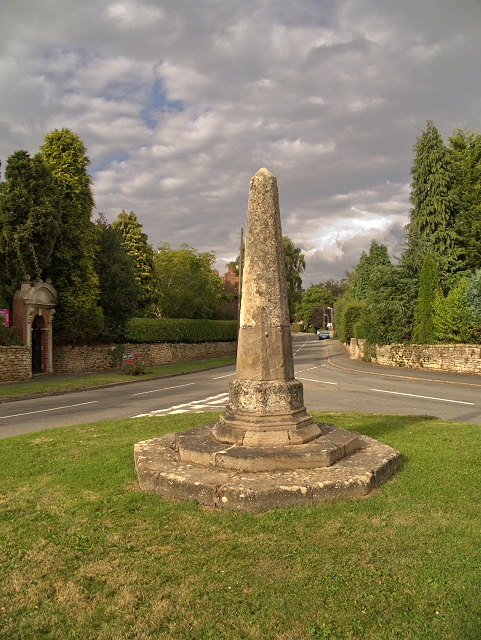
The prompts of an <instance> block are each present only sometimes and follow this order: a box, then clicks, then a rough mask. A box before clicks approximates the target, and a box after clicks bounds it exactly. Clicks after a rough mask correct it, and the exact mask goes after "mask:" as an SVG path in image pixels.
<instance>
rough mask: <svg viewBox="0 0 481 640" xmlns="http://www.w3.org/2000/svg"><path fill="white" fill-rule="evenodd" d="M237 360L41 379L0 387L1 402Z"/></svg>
mask: <svg viewBox="0 0 481 640" xmlns="http://www.w3.org/2000/svg"><path fill="white" fill-rule="evenodd" d="M235 361H236V358H235V356H226V357H222V358H211V359H209V360H198V361H196V362H179V363H176V364H163V365H159V366H157V367H148V369H147V370H146V375H143V376H137V377H135V378H134V377H132V376H127V375H125V374H123V373H121V372H120V371H116V372H112V373H106V372H102V373H91V374H85V375H84V376H83V377H74V376H72V378H71V379H68V380H52V379H50V380H48V381H47V382H45V380H44V379H42V378H39V379H38V380H35V381H32V382H28V383H23V384H22V383H19V384H9V385H5V386H1V385H0V401H1V400H3V399H7V398H21V397H22V396H30V395H34V394H42V393H59V392H63V391H65V392H67V391H79V390H81V389H85V388H88V387H96V386H98V387H100V386H102V385H106V384H115V383H119V382H132V380H146V379H148V378H152V377H154V376H162V377H163V376H172V375H178V374H182V373H190V372H192V371H200V370H201V369H210V368H214V367H220V366H223V365H227V364H233V363H234V362H235Z"/></svg>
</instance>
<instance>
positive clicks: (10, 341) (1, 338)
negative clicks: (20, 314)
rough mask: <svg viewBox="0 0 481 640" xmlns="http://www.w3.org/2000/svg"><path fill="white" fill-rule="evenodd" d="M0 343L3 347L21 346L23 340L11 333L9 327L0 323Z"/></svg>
mask: <svg viewBox="0 0 481 640" xmlns="http://www.w3.org/2000/svg"><path fill="white" fill-rule="evenodd" d="M0 345H2V346H5V347H13V346H16V347H18V346H22V345H23V342H22V341H21V340H20V339H19V338H17V337H16V336H14V335H13V332H12V329H11V327H9V328H7V327H5V326H4V325H3V324H0Z"/></svg>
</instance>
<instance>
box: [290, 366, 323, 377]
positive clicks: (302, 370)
mask: <svg viewBox="0 0 481 640" xmlns="http://www.w3.org/2000/svg"><path fill="white" fill-rule="evenodd" d="M320 366H322V365H319V366H317V367H310V368H309V369H301V370H300V371H296V372H295V375H296V376H297V374H298V373H304V371H312V370H313V369H319V367H320Z"/></svg>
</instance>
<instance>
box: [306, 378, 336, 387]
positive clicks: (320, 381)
mask: <svg viewBox="0 0 481 640" xmlns="http://www.w3.org/2000/svg"><path fill="white" fill-rule="evenodd" d="M299 380H307V381H308V382H318V383H319V384H335V385H337V382H325V381H324V380H312V379H311V378H299Z"/></svg>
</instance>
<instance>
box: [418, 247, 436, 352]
mask: <svg viewBox="0 0 481 640" xmlns="http://www.w3.org/2000/svg"><path fill="white" fill-rule="evenodd" d="M438 289H439V278H438V267H437V264H436V261H435V260H434V259H433V258H432V257H431V256H429V255H427V256H426V258H425V259H424V264H423V268H422V270H421V277H420V280H419V293H418V299H417V302H416V306H415V308H414V328H413V336H412V341H413V342H414V343H416V344H433V343H434V342H435V330H434V319H433V317H434V301H435V299H436V295H437V293H438Z"/></svg>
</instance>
